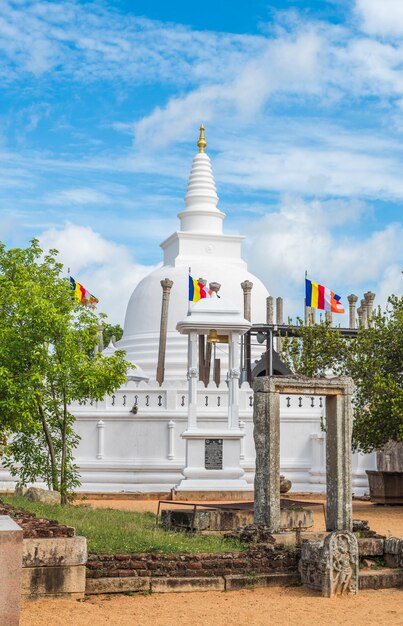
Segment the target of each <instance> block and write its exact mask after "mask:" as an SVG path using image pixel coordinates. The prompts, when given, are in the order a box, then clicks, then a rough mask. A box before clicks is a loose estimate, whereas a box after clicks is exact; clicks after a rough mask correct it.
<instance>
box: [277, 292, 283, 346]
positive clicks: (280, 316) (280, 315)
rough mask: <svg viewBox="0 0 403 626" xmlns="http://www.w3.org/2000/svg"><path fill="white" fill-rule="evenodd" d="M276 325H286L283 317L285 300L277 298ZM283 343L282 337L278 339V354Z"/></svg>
mask: <svg viewBox="0 0 403 626" xmlns="http://www.w3.org/2000/svg"><path fill="white" fill-rule="evenodd" d="M276 324H278V325H281V324H284V317H283V298H276ZM281 347H282V341H281V337H277V344H276V349H277V352H281Z"/></svg>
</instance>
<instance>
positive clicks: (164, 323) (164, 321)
mask: <svg viewBox="0 0 403 626" xmlns="http://www.w3.org/2000/svg"><path fill="white" fill-rule="evenodd" d="M173 284H174V283H173V281H172V280H170V279H169V278H164V280H161V287H162V304H161V324H160V343H159V348H158V365H157V382H158V383H159V384H160V385H162V383H163V382H164V375H165V351H166V346H167V328H168V309H169V296H170V293H171V289H172V285H173Z"/></svg>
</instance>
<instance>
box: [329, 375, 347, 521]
mask: <svg viewBox="0 0 403 626" xmlns="http://www.w3.org/2000/svg"><path fill="white" fill-rule="evenodd" d="M352 389H353V387H352V382H349V383H345V391H344V393H342V394H341V393H340V394H336V395H329V396H326V485H327V487H326V491H327V500H326V530H329V531H333V530H349V531H351V530H352V486H351V480H352V476H351V456H352V454H351V436H352V408H351V395H352Z"/></svg>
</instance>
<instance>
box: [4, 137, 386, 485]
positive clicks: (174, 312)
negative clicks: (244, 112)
mask: <svg viewBox="0 0 403 626" xmlns="http://www.w3.org/2000/svg"><path fill="white" fill-rule="evenodd" d="M198 146H199V152H198V154H197V155H196V156H195V157H194V159H193V163H192V168H191V172H190V177H189V183H188V188H187V193H186V197H185V203H186V207H185V209H184V210H183V211H181V212H180V213H179V215H178V217H179V219H180V229H179V230H178V231H177V232H175V233H173V234H172V235H171V236H170V237H168V238H167V239H165V241H163V242H162V244H161V247H162V249H163V251H164V259H163V265H162V267H160V268H158V269H156V270H155V271H153V272H151V273H150V274H149V275H148V276H146V278H144V279H143V280H142V281H141V282H140V283H139V284H138V285H137V287H136V288H135V289H134V291H133V293H132V295H131V298H130V301H129V304H128V307H127V311H126V318H125V324H124V334H123V338H122V339H121V341H120V342H118V347H119V348H123V349H124V350H126V352H127V359H128V360H129V361H130V362H131V363H132V364H133V367H132V368H131V370H130V372H129V376H128V382H127V383H126V384H125V385H123V386H122V387H121V388H120V389H118V390H117V391H116V392H115V393H114V394H112V395H111V396H107V397H105V398H104V399H103V400H102V401H95V400H91V401H88V402H82V403H78V402H77V403H74V404H73V405H72V406H71V407H70V410H71V411H72V412H73V413H74V415H75V417H76V423H75V429H76V431H77V433H78V435H79V436H80V438H81V439H80V444H79V446H78V448H77V450H76V455H75V462H76V464H77V466H78V467H79V470H80V475H81V490H82V491H87V492H122V491H127V492H154V493H163V494H166V493H167V492H168V491H169V490H170V489H172V488H176V487H178V485H179V486H180V488H182V489H186V485H187V484H188V483H187V481H188V480H189V479H191V480H193V479H198V478H202V480H201V481H200V480H197V481H196V482H198V483H200V484H203V485H204V486H206V485H208V489H211V490H214V485H215V484H217V487H218V488H219V489H220V488H223V485H225V483H226V481H227V478H228V476H230V477H231V480H230V481H229V482H230V483H231V484H232V483H233V479H234V478H235V479H236V480H239V481H241V483H242V484H241V486H240V487H239V486H238V488H242V489H243V487H244V486H246V490H247V491H252V490H253V479H254V470H255V447H254V442H253V392H252V389H251V388H250V386H249V383H248V382H247V381H245V382H242V383H241V384H239V383H240V380H239V378H238V376H239V373H238V372H236V370H237V366H236V363H235V362H234V357H233V355H234V349H235V345H234V343H233V350H232V352H231V355H232V356H231V355H230V359H229V361H231V359H232V361H233V362H229V361H228V354H229V352H228V346H225V345H224V344H223V345H222V346H217V350H218V348H221V349H220V351H219V359H217V360H219V361H220V364H219V367H220V371H221V377H220V382H219V384H218V385H217V384H216V383H215V382H213V381H212V380H211V381H210V382H209V383H208V385H207V386H205V384H204V382H202V381H201V380H198V372H197V370H196V369H195V371H192V368H188V358H187V356H188V340H187V337H186V335H185V334H180V333H179V332H178V330H177V328H176V327H177V324H178V322H181V320H182V322H183V320H185V319H186V317H187V310H188V272H189V268H191V273H192V275H193V276H194V277H195V278H200V277H201V278H203V279H205V280H207V282H217V283H220V284H221V289H220V292H219V293H220V295H222V306H221V307H218V308H219V309H225V311H223V310H221V312H220V311H218V310H215V312H214V314H215V315H218V314H224V313H225V314H227V313H231V312H232V313H233V314H236V315H242V314H243V296H244V294H243V291H242V288H241V283H242V282H244V281H246V280H247V281H250V282H252V283H253V288H252V292H251V321H252V323H262V322H264V321H265V319H266V297H267V296H268V292H267V290H266V288H265V286H264V285H263V284H262V282H261V281H260V280H259V279H258V278H256V276H253V275H252V274H250V273H249V272H248V270H247V266H246V263H245V261H244V260H243V259H242V257H241V243H242V240H243V237H242V236H239V235H228V234H224V233H223V222H224V218H225V214H224V213H223V212H222V211H220V210H219V209H218V206H217V204H218V197H217V192H216V186H215V182H214V177H213V173H212V168H211V162H210V159H209V157H208V156H207V154H206V153H205V147H206V141H205V138H204V128H203V126H202V127H201V132H200V138H199V141H198ZM165 278H168V279H170V281H173V286H172V290H171V293H170V301H169V310H168V328H167V345H166V360H165V376H164V382H163V383H162V385H160V384H159V383H158V382H157V381H156V371H157V361H158V351H159V350H158V349H159V340H160V322H161V302H162V287H161V284H160V281H161V280H163V279H165ZM268 278H270V277H268ZM227 300H228V301H230V302H231V306H230V307H229V308H228V310H227V309H226V305H225V302H226V301H227ZM211 304H212V305H213V304H214V303H211ZM217 304H218V303H217ZM198 306H199V309H197V307H198ZM206 306H207V309H209V308H210V305H204V304H203V301H202V302H201V303H200V302H199V303H196V304H195V305H194V307H195V308H194V313H195V315H194V316H193V320H198V319H199V317H200V315H199V316H198V314H201V313H202V312H203V311H204V309H205V308H206ZM234 307H235V308H234ZM213 308H214V309H216V308H217V307H214V306H213ZM234 311H235V313H234ZM205 312H206V311H204V313H205ZM210 312H211V311H210ZM203 319H204V318H203ZM199 321H200V320H199ZM227 321H228V320H227ZM217 324H218V326H217V327H218V329H220V325H219V323H218V322H217ZM185 325H187V322H186V324H185ZM182 326H183V323H182ZM224 326H225V325H224ZM179 327H181V324H179ZM194 349H195V350H196V347H195V346H194ZM114 350H115V346H113V345H110V346H109V347H108V348H107V349H106V354H111V353H113V351H114ZM263 350H264V348H263V346H254V347H252V359H256V358H259V356H260V354H261V353H262V351H263ZM235 351H236V352H237V350H235ZM189 352H191V351H189ZM217 356H218V354H217ZM235 360H236V359H235ZM235 379H236V387H235V382H234V380H235ZM192 380H193V382H191V381H192ZM241 380H242V379H241ZM238 385H239V386H238ZM231 390H232V392H231ZM235 391H236V394H235ZM235 395H236V406H234V397H235ZM231 407H232V408H231ZM192 411H193V413H194V415H195V416H196V417H197V431H196V432H195V430H194V429H192V428H190V427H189V426H191V424H190V423H189V419H190V418H189V415H190V414H191V413H192ZM280 415H281V471H282V473H283V474H285V475H286V477H287V478H289V479H291V480H292V482H293V489H294V491H324V488H325V481H326V471H325V446H324V441H325V434H324V433H323V432H322V429H321V423H322V420H323V417H324V403H323V402H322V399H321V398H318V397H316V398H312V397H296V396H292V397H287V398H285V397H283V396H282V397H281V412H280ZM229 416H230V424H229V421H228V420H229ZM235 422H236V423H235ZM228 429H230V430H231V429H233V431H231V432H229V431H228ZM186 433H187V434H186ZM206 433H207V435H206ZM204 435H206V436H208V437H210V438H214V437H218V438H220V439H222V440H224V439H228V440H234V441H235V440H236V441H238V443H237V445H236V446H232V447H231V446H230V447H231V449H230V448H229V447H228V446H227V449H226V448H225V445H226V444H225V442H224V452H223V472H224V474H225V476H227V478H226V477H225V476H224V479H223V477H222V472H221V478H220V479H219V480H220V482H217V483H215V480H214V478H215V474H214V473H213V472H214V471H215V470H212V473H209V476H210V477H211V478H210V479H209V480H205V476H206V471H205V470H206V469H207V468H206V467H204V469H203V465H205V463H204V460H203V458H202V457H203V454H202V452H200V450H202V449H203V446H204V443H203V444H202V445H201V446H198V447H199V448H200V449H199V452H197V450H196V453H197V454H199V453H200V454H199V456H197V454H196V456H194V458H193V462H191V463H189V462H187V461H189V458H188V459H186V455H187V451H186V441H185V439H186V438H187V440H188V442H189V440H194V439H195V438H196V439H197V438H199V439H203V437H204ZM192 445H193V444H192ZM196 447H197V446H196ZM188 448H189V450H190V447H189V446H188ZM189 450H188V457H189ZM228 450H230V451H229V452H228ZM234 454H236V455H237V458H236V459H235V460H236V463H235V461H234V462H233V456H232V457H231V455H234ZM228 455H229V456H228ZM190 461H192V459H190ZM234 463H235V465H237V467H236V468H235V469H234ZM228 464H229V465H230V466H231V465H232V466H233V467H228ZM373 467H374V460H373V458H368V456H367V457H365V459H364V457H363V455H357V454H355V455H354V458H353V491H354V492H355V493H356V494H359V493H363V492H365V491H366V490H367V489H368V487H367V485H368V483H367V477H366V474H365V469H372V468H373ZM199 470H200V471H199ZM234 472H235V473H234ZM235 474H236V475H235ZM184 479H185V480H184ZM189 484H191V485H192V484H193V483H189ZM13 485H14V481H13V479H12V477H11V476H10V474H9V473H8V471H7V470H5V469H3V468H1V467H0V489H10V488H13ZM224 488H225V486H224ZM229 488H231V485H229Z"/></svg>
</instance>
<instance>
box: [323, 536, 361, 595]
mask: <svg viewBox="0 0 403 626" xmlns="http://www.w3.org/2000/svg"><path fill="white" fill-rule="evenodd" d="M323 565H324V568H323V583H322V595H323V596H325V597H327V598H330V597H331V596H338V595H343V594H345V593H357V592H358V576H359V571H358V542H357V538H356V537H355V535H353V533H350V532H349V531H347V530H335V531H334V532H332V533H330V535H328V536H327V537H326V538H325V541H324V545H323Z"/></svg>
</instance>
